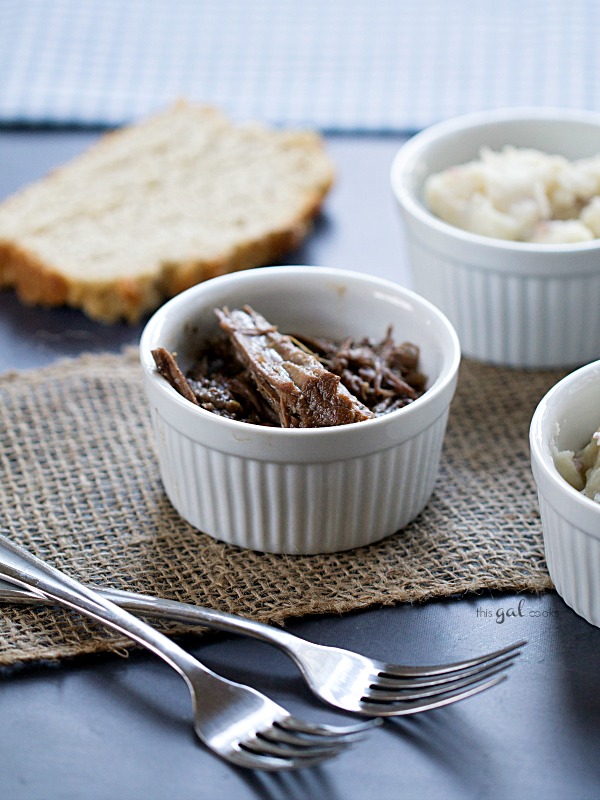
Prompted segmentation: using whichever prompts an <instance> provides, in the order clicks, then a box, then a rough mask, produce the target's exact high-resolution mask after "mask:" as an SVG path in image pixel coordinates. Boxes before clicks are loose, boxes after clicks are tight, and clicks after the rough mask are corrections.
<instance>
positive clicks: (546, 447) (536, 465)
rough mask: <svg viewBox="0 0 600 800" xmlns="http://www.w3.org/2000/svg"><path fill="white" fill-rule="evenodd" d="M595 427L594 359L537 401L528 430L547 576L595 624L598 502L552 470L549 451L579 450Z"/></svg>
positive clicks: (598, 364)
mask: <svg viewBox="0 0 600 800" xmlns="http://www.w3.org/2000/svg"><path fill="white" fill-rule="evenodd" d="M598 427H600V361H595V362H593V363H591V364H588V365H587V366H585V367H581V368H580V369H578V370H576V371H575V372H572V373H571V374H570V375H568V376H567V377H566V378H563V380H561V381H559V383H557V384H556V385H555V386H554V387H553V388H552V389H551V390H550V391H549V392H548V393H547V394H546V396H545V397H544V398H543V399H542V400H541V402H540V404H539V405H538V407H537V409H536V411H535V414H534V415H533V418H532V421H531V428H530V446H531V464H532V470H533V475H534V478H535V481H536V484H537V489H538V498H539V504H540V513H541V517H542V527H543V532H544V547H545V552H546V561H547V564H548V570H549V572H550V577H551V578H552V581H553V582H554V585H555V587H556V590H557V592H558V593H559V595H560V596H561V597H562V598H563V600H564V601H565V603H567V605H569V606H570V607H571V608H572V609H573V610H574V611H576V612H577V613H578V614H580V615H581V616H582V617H584V618H585V619H586V620H587V621H588V622H591V623H592V624H593V625H598V626H600V504H599V503H597V502H595V501H594V500H591V499H590V498H588V497H586V496H585V495H583V494H582V493H581V492H578V491H577V490H576V489H574V488H573V487H572V486H570V484H568V483H567V481H566V480H565V479H564V478H563V477H562V476H561V475H560V474H559V472H558V470H557V469H556V467H555V466H554V460H553V456H552V448H553V446H556V447H557V448H558V449H559V450H565V449H566V450H574V451H577V450H579V449H581V448H582V447H583V446H584V445H585V444H587V443H588V442H589V441H590V438H591V436H592V433H593V432H594V431H595V430H596V429H597V428H598Z"/></svg>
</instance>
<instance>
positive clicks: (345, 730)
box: [0, 535, 379, 770]
mask: <svg viewBox="0 0 600 800" xmlns="http://www.w3.org/2000/svg"><path fill="white" fill-rule="evenodd" d="M0 575H2V577H4V578H6V579H7V580H8V581H9V582H11V583H13V582H14V583H15V584H17V585H18V586H21V587H24V588H28V589H30V590H31V591H32V592H33V594H34V596H37V601H38V602H44V601H47V602H54V603H58V604H60V605H63V606H67V607H68V608H72V609H75V610H76V611H78V612H80V613H81V614H84V615H86V616H88V617H91V618H92V619H94V620H97V621H98V622H101V623H103V624H104V625H106V626H108V627H110V628H113V629H114V630H117V631H119V633H122V634H124V635H125V636H128V637H129V638H131V639H133V640H134V641H135V642H137V643H139V644H141V645H143V646H144V647H147V648H148V649H149V650H150V651H152V652H153V653H155V654H156V655H158V656H160V657H161V658H162V659H164V660H165V661H166V662H167V664H169V665H170V666H171V667H173V669H175V670H176V672H178V673H179V675H181V677H182V678H183V679H184V681H185V682H186V684H187V686H188V689H189V690H190V694H191V697H192V703H193V708H194V729H195V731H196V734H197V735H198V737H199V738H200V739H201V741H202V742H204V744H205V745H206V746H207V747H209V748H210V749H211V750H213V751H214V752H215V753H217V754H218V755H220V756H221V757H222V758H224V759H226V760H227V761H231V762H233V763H234V764H236V765H237V766H241V767H249V768H252V769H263V770H283V769H296V768H298V767H305V766H312V765H314V764H319V763H321V762H322V761H324V760H325V759H328V758H331V757H333V756H335V755H337V754H338V753H340V752H341V751H342V750H344V749H346V748H347V747H348V746H349V745H351V744H353V743H354V742H356V741H357V740H358V739H360V738H362V737H363V736H364V735H365V731H366V730H367V729H368V728H370V727H372V723H373V722H379V720H369V721H368V722H360V723H357V724H354V725H351V726H344V727H339V726H332V725H320V724H314V723H310V722H306V721H304V720H301V719H298V718H297V717H294V716H292V715H291V714H289V713H288V712H287V711H286V710H285V709H284V708H282V707H281V706H279V705H277V704H276V703H274V702H273V701H272V700H270V699H269V698H268V697H265V696H264V695H262V694H261V693H260V692H258V691H256V690H255V689H252V688H250V687H248V686H244V685H243V684H239V683H234V682H233V681H230V680H227V679H225V678H223V677H221V676H220V675H217V674H216V673H215V672H212V671H211V670H209V669H208V668H207V667H205V666H204V665H203V664H201V663H200V662H199V661H197V660H196V659H195V658H193V657H192V656H191V655H190V654H189V653H187V652H186V651H185V650H183V649H182V648H181V647H179V646H178V645H176V644H175V643H174V642H172V641H171V640H170V639H169V638H168V637H167V636H164V635H163V634H161V633H159V632H158V631H157V630H155V629H154V628H153V627H151V626H150V625H148V624H147V623H145V622H142V621H141V620H139V619H137V617H135V616H133V615H132V614H130V613H129V612H127V611H125V610H123V609H122V608H120V607H119V606H117V605H116V604H114V603H112V602H111V601H110V600H108V599H106V598H105V597H102V596H100V595H99V594H98V593H97V592H95V591H93V590H91V589H89V588H88V587H86V586H83V585H82V584H80V583H79V582H78V581H76V580H74V579H73V578H70V577H69V576H67V575H65V574H64V573H62V572H60V571H59V570H58V569H55V568H54V567H51V566H50V565H48V564H45V563H44V562H43V561H41V560H40V559H38V558H36V557H35V556H34V555H32V554H31V553H29V552H28V551H26V550H24V549H23V548H21V547H19V546H18V545H16V544H14V543H13V542H12V541H10V540H9V539H7V538H6V537H5V536H2V535H0Z"/></svg>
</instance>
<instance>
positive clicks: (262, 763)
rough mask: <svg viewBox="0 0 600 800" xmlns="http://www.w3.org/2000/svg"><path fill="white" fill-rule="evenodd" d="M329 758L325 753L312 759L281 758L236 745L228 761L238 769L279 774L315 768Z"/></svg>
mask: <svg viewBox="0 0 600 800" xmlns="http://www.w3.org/2000/svg"><path fill="white" fill-rule="evenodd" d="M329 757H330V755H329V753H326V754H324V755H322V756H315V757H313V758H293V757H288V758H281V757H279V756H270V755H267V754H266V753H259V752H253V751H251V750H245V749H243V748H242V747H241V746H239V745H238V747H237V748H236V749H235V750H234V751H233V752H232V753H230V755H229V761H231V762H233V763H234V764H236V765H237V766H238V767H246V768H248V769H262V770H265V771H267V772H281V771H285V770H292V769H299V768H303V769H304V768H308V767H315V766H318V765H319V764H322V763H323V761H326V760H327V759H328V758H329Z"/></svg>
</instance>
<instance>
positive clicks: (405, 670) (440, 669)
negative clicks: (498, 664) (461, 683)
mask: <svg viewBox="0 0 600 800" xmlns="http://www.w3.org/2000/svg"><path fill="white" fill-rule="evenodd" d="M526 644H527V642H526V641H520V642H515V643H514V644H509V645H508V646H507V647H503V648H502V649H501V650H495V651H494V652H493V653H487V654H486V655H483V656H479V657H478V658H469V659H466V660H465V661H456V662H454V663H451V664H437V665H432V666H429V667H405V666H402V665H401V664H384V663H378V665H377V666H378V668H379V671H380V672H381V673H382V675H385V677H391V678H394V677H395V678H402V677H404V678H412V677H421V676H422V677H425V676H428V675H444V674H446V673H451V672H458V671H459V670H463V669H467V668H468V667H475V666H477V665H478V664H484V663H485V662H487V661H493V660H494V659H496V658H499V657H500V656H503V655H505V654H506V653H510V652H512V651H516V650H518V649H519V648H521V647H523V646H524V645H526ZM515 655H517V653H515Z"/></svg>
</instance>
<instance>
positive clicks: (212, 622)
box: [0, 568, 302, 658]
mask: <svg viewBox="0 0 600 800" xmlns="http://www.w3.org/2000/svg"><path fill="white" fill-rule="evenodd" d="M1 573H2V570H1V568H0V575H1ZM96 595H100V596H101V597H103V598H105V599H106V600H110V601H111V602H112V603H115V604H116V605H118V606H120V607H121V608H125V609H127V610H129V611H133V612H135V613H138V614H144V615H146V616H148V617H155V618H157V619H168V620H172V621H175V622H184V623H191V624H193V625H206V626H207V627H209V628H213V629H215V630H219V631H224V632H226V633H234V634H239V635H243V636H250V637H252V638H253V639H259V640H260V641H263V642H266V643H267V644H271V645H274V646H275V647H279V648H280V649H282V650H284V651H285V652H286V653H287V654H288V655H290V656H291V657H292V658H293V654H292V652H291V651H292V650H293V647H294V645H295V644H297V643H298V642H301V641H302V640H301V639H299V637H297V636H295V635H294V634H292V633H290V632H289V631H284V630H281V629H280V628H275V627H273V626H272V625H267V624H266V623H264V622H258V620H253V619H248V618H247V617H242V616H238V615H235V614H229V613H227V612H226V611H217V610H216V609H212V608H205V607H203V606H196V605H192V604H191V603H180V602H178V601H177V600H165V599H162V598H159V597H152V596H151V595H147V594H137V593H134V592H126V591H122V590H120V589H111V588H105V589H96ZM6 600H10V601H11V602H17V603H27V604H31V603H37V604H39V603H46V604H49V603H51V602H52V600H51V599H49V598H47V597H42V596H41V595H36V594H35V593H34V592H32V591H31V590H28V591H27V590H23V589H20V588H17V587H16V586H15V587H13V586H8V585H6V587H5V586H3V585H2V583H1V582H0V602H2V601H6Z"/></svg>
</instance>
